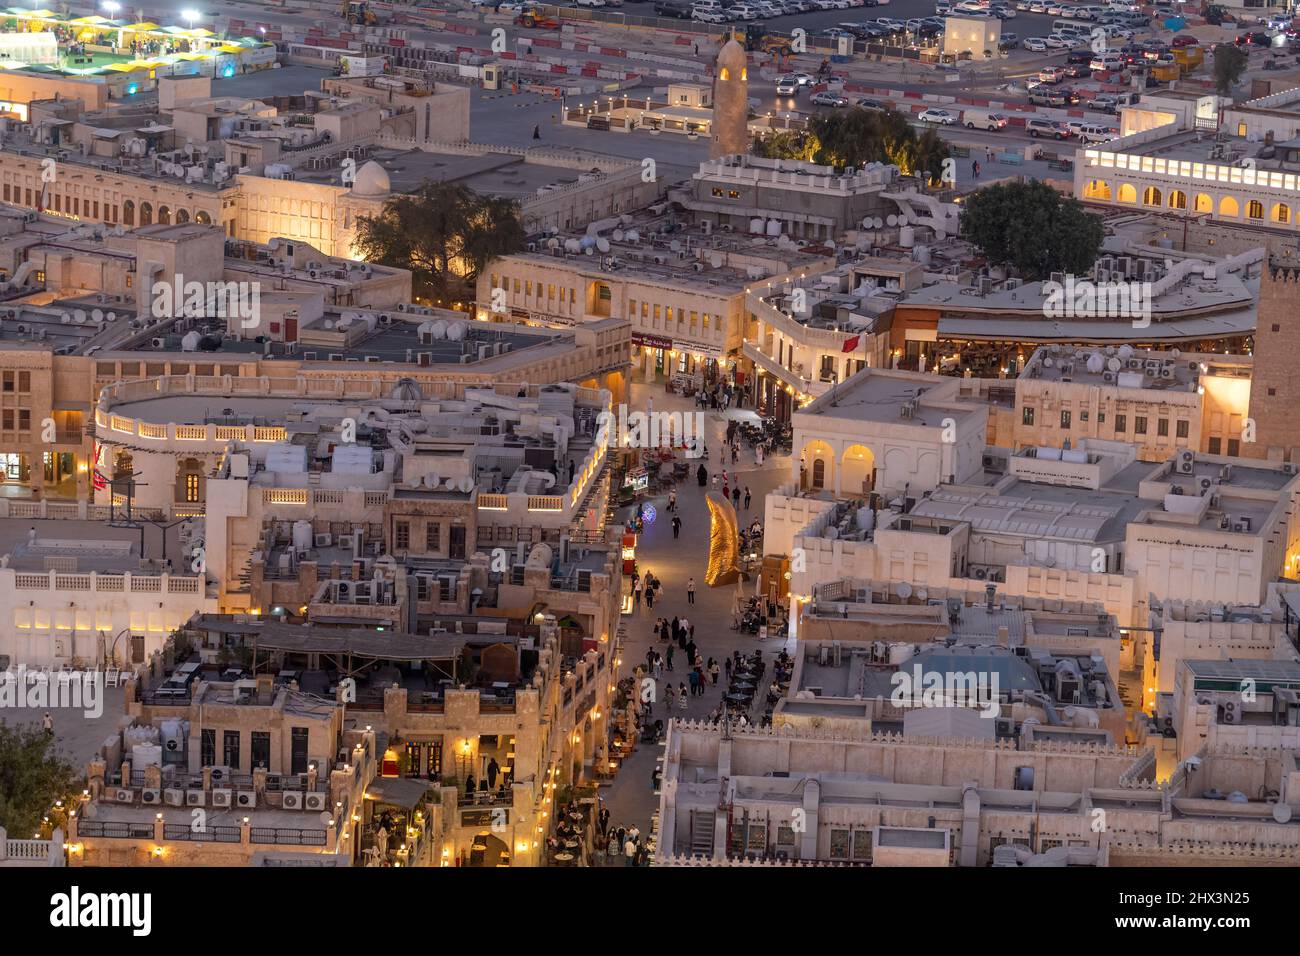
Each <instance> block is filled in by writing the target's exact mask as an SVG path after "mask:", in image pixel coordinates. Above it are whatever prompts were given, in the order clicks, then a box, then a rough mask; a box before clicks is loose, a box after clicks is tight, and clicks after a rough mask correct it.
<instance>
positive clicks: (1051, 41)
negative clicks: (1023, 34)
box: [1043, 33, 1074, 50]
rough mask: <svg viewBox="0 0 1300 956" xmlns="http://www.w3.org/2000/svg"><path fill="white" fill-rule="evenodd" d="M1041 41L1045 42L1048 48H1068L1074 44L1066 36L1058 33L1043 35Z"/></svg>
mask: <svg viewBox="0 0 1300 956" xmlns="http://www.w3.org/2000/svg"><path fill="white" fill-rule="evenodd" d="M1043 42H1044V43H1045V44H1047V48H1048V49H1049V50H1068V49H1070V47H1072V46H1073V45H1074V44H1073V43H1072V42H1071V41H1070V40H1069V39H1067V38H1066V37H1063V36H1061V35H1060V34H1059V33H1051V34H1048V35H1047V36H1045V37H1043Z"/></svg>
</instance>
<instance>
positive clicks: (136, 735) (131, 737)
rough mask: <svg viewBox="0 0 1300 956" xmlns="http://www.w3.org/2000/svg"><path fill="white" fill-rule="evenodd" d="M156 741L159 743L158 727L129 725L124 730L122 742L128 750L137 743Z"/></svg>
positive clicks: (152, 742) (154, 742)
mask: <svg viewBox="0 0 1300 956" xmlns="http://www.w3.org/2000/svg"><path fill="white" fill-rule="evenodd" d="M156 743H158V728H157V727H153V726H149V727H127V728H126V729H125V730H123V731H122V744H123V746H125V747H126V749H127V750H130V749H131V748H132V747H134V746H136V744H156Z"/></svg>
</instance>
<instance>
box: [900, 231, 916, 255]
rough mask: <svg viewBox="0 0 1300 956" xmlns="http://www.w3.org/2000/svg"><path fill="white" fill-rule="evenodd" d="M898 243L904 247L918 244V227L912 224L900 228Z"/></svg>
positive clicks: (908, 247) (907, 247) (909, 247)
mask: <svg viewBox="0 0 1300 956" xmlns="http://www.w3.org/2000/svg"><path fill="white" fill-rule="evenodd" d="M898 244H899V245H900V246H902V247H903V248H904V249H911V248H912V246H914V245H916V229H915V228H913V227H912V226H904V227H903V228H902V229H900V230H898Z"/></svg>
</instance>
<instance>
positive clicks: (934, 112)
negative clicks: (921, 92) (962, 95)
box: [917, 106, 957, 126]
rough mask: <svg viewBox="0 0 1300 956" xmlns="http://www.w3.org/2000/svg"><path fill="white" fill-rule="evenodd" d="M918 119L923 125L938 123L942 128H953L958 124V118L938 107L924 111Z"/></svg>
mask: <svg viewBox="0 0 1300 956" xmlns="http://www.w3.org/2000/svg"><path fill="white" fill-rule="evenodd" d="M917 119H918V120H920V121H921V122H922V123H938V124H939V125H941V126H952V125H953V124H954V123H956V122H957V116H956V115H955V114H953V113H950V112H949V111H948V110H941V109H938V108H937V107H933V106H932V107H930V108H929V109H928V110H922V111H921V114H920V115H919V116H917Z"/></svg>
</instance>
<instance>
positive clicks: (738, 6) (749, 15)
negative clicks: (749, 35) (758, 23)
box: [728, 3, 758, 20]
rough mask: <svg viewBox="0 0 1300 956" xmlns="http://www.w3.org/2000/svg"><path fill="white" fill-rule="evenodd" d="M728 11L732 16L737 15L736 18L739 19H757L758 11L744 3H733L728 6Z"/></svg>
mask: <svg viewBox="0 0 1300 956" xmlns="http://www.w3.org/2000/svg"><path fill="white" fill-rule="evenodd" d="M728 11H729V12H730V13H731V15H732V16H733V17H737V18H739V19H741V20H757V19H758V11H757V10H755V9H754V8H753V7H751V6H749V5H748V4H745V3H733V4H732V5H731V6H730V7H729V8H728Z"/></svg>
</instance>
